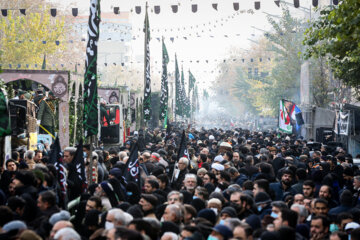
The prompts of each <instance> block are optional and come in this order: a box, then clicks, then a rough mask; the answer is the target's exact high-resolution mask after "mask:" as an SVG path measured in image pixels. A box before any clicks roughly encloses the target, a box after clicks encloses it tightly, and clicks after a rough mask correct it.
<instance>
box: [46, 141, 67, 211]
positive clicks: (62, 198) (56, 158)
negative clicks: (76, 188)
mask: <svg viewBox="0 0 360 240" xmlns="http://www.w3.org/2000/svg"><path fill="white" fill-rule="evenodd" d="M50 163H51V164H54V166H55V168H56V173H57V180H58V182H59V185H57V186H58V189H59V190H60V191H57V193H58V194H59V203H60V207H62V208H65V207H66V202H67V182H66V171H65V167H64V164H63V158H62V155H61V147H60V141H59V137H56V139H55V142H54V143H53V144H52V146H51V153H50Z"/></svg>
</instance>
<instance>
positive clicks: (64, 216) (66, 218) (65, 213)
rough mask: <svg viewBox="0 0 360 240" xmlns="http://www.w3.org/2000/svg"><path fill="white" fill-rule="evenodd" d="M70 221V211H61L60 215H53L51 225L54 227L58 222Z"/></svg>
mask: <svg viewBox="0 0 360 240" xmlns="http://www.w3.org/2000/svg"><path fill="white" fill-rule="evenodd" d="M69 219H70V213H69V212H68V211H65V210H61V211H60V212H58V213H54V214H53V215H51V217H50V219H49V223H50V224H51V225H52V226H54V225H55V223H57V222H58V221H62V220H63V221H69Z"/></svg>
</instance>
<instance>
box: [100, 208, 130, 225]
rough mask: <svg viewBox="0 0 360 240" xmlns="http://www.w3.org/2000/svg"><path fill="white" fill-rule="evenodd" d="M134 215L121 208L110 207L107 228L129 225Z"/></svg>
mask: <svg viewBox="0 0 360 240" xmlns="http://www.w3.org/2000/svg"><path fill="white" fill-rule="evenodd" d="M132 220H133V217H132V216H131V215H130V214H128V213H126V212H124V211H123V210H121V209H118V208H113V209H110V210H109V211H108V213H107V215H106V222H105V229H106V230H110V229H112V228H115V227H121V226H127V225H128V224H129V223H130V222H131V221H132Z"/></svg>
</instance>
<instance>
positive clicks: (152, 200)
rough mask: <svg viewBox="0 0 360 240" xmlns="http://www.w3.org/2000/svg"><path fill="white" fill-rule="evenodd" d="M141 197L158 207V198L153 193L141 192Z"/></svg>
mask: <svg viewBox="0 0 360 240" xmlns="http://www.w3.org/2000/svg"><path fill="white" fill-rule="evenodd" d="M141 198H143V199H145V200H146V201H147V202H149V203H150V204H151V205H152V206H153V207H156V205H157V203H158V200H157V198H156V197H155V196H154V195H152V194H141Z"/></svg>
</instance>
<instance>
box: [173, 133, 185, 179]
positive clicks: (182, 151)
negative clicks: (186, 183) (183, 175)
mask: <svg viewBox="0 0 360 240" xmlns="http://www.w3.org/2000/svg"><path fill="white" fill-rule="evenodd" d="M186 143H187V139H186V134H185V130H183V133H182V135H181V141H180V145H179V151H178V155H177V158H176V162H175V164H174V171H173V174H172V178H171V182H174V181H175V180H176V179H177V175H179V174H178V173H179V169H178V162H179V160H180V158H182V157H185V158H187V159H189V160H190V157H189V153H188V150H187V148H186ZM189 164H190V161H189Z"/></svg>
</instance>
